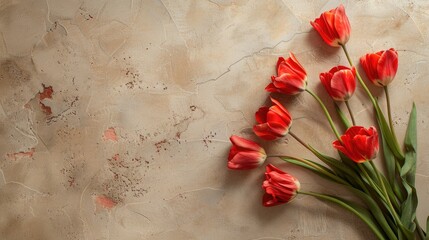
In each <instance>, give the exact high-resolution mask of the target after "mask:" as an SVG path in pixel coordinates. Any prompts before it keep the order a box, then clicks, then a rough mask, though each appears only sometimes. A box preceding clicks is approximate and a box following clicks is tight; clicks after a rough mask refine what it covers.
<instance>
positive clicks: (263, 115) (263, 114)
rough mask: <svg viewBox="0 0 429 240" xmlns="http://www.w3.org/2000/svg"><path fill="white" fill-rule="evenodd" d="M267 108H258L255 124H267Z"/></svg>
mask: <svg viewBox="0 0 429 240" xmlns="http://www.w3.org/2000/svg"><path fill="white" fill-rule="evenodd" d="M269 109H270V108H269V107H260V108H259V109H258V111H257V112H256V113H255V118H256V122H257V123H265V122H267V113H268V110H269Z"/></svg>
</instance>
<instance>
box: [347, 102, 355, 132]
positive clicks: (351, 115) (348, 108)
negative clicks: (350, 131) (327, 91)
mask: <svg viewBox="0 0 429 240" xmlns="http://www.w3.org/2000/svg"><path fill="white" fill-rule="evenodd" d="M346 106H347V110H349V114H350V118H351V119H352V123H353V126H356V121H355V117H354V116H353V112H352V109H351V108H350V105H349V101H346Z"/></svg>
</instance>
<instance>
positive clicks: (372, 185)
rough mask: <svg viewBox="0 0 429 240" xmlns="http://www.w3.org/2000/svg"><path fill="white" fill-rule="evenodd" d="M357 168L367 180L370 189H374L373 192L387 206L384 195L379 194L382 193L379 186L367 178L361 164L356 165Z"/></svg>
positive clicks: (367, 175) (366, 173)
mask: <svg viewBox="0 0 429 240" xmlns="http://www.w3.org/2000/svg"><path fill="white" fill-rule="evenodd" d="M358 167H359V169H360V170H361V172H362V173H363V175H364V176H365V178H366V179H367V180H368V184H369V185H370V186H371V187H372V189H374V191H376V192H377V194H378V195H379V196H380V198H381V200H383V201H384V202H385V203H386V204H387V199H386V197H385V196H384V194H383V193H382V192H381V191H382V190H381V188H380V187H379V186H377V184H375V183H374V181H373V180H372V178H371V177H370V176H369V174H368V172H367V170H366V169H365V167H364V166H363V165H362V164H358Z"/></svg>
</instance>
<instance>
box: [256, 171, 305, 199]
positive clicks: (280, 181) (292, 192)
mask: <svg viewBox="0 0 429 240" xmlns="http://www.w3.org/2000/svg"><path fill="white" fill-rule="evenodd" d="M300 186H301V185H300V183H299V181H298V180H297V179H296V178H295V177H294V176H292V175H290V174H288V173H285V172H283V171H281V170H280V169H278V168H276V167H274V166H273V165H271V164H268V165H267V169H266V172H265V181H264V182H263V183H262V188H263V189H264V190H265V194H264V196H263V198H262V204H263V205H264V206H265V207H272V206H276V205H279V204H283V203H288V202H290V201H292V199H294V198H295V196H296V195H297V192H298V191H299V189H300Z"/></svg>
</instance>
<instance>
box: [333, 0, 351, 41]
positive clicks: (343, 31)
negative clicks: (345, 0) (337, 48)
mask: <svg viewBox="0 0 429 240" xmlns="http://www.w3.org/2000/svg"><path fill="white" fill-rule="evenodd" d="M334 25H335V30H336V31H337V35H338V37H339V40H340V42H341V43H342V44H345V43H347V41H348V40H349V37H350V22H349V19H348V18H347V15H346V11H345V10H344V6H343V4H341V5H340V6H339V7H337V8H336V9H335V22H334Z"/></svg>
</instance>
